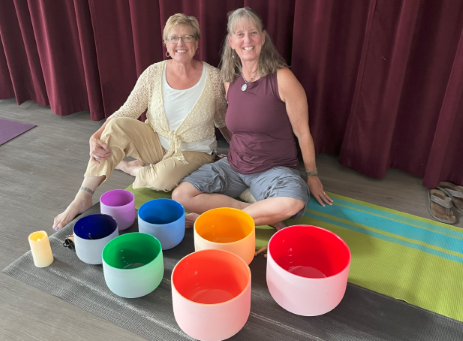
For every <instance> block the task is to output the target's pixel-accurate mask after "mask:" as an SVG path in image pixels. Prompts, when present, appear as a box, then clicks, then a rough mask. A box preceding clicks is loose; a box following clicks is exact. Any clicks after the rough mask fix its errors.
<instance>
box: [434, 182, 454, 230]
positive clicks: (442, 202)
mask: <svg viewBox="0 0 463 341" xmlns="http://www.w3.org/2000/svg"><path fill="white" fill-rule="evenodd" d="M428 199H429V206H428V210H429V213H430V214H431V216H432V217H433V218H434V219H436V220H437V221H440V222H442V223H446V224H455V223H456V222H457V217H455V215H454V214H453V210H452V199H450V198H449V197H448V196H446V195H445V193H444V192H442V191H439V190H438V189H430V190H429V193H428Z"/></svg>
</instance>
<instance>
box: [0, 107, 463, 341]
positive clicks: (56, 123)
mask: <svg viewBox="0 0 463 341" xmlns="http://www.w3.org/2000/svg"><path fill="white" fill-rule="evenodd" d="M0 117H3V118H8V119H14V120H18V121H23V122H27V123H32V124H36V125H37V127H35V128H33V129H32V130H30V131H28V132H26V133H25V134H23V135H20V136H19V137H16V138H15V139H13V140H11V141H9V142H7V143H5V144H3V145H1V146H0V233H1V235H2V236H3V237H2V238H0V268H1V269H3V268H4V267H6V266H7V265H9V264H10V263H11V262H13V261H14V260H15V259H17V258H18V257H20V256H21V255H22V254H24V253H25V252H26V251H28V250H29V245H28V241H27V237H28V235H29V234H30V233H31V232H33V231H37V230H46V231H47V232H48V234H49V235H51V234H53V233H54V231H53V229H52V222H53V218H54V217H55V216H56V215H57V214H58V213H60V212H62V211H63V210H64V209H65V208H66V206H67V205H68V204H69V202H70V201H71V200H72V199H73V198H74V195H75V193H76V191H77V189H78V188H79V186H80V184H81V182H82V176H83V173H84V171H85V167H86V164H87V161H88V157H89V155H88V139H89V137H90V135H91V134H93V132H95V131H96V130H97V129H98V128H99V127H100V126H101V124H102V123H101V122H92V121H91V120H90V115H89V113H88V112H80V113H76V114H73V115H71V116H67V117H60V116H56V115H54V114H53V113H52V112H51V110H50V109H49V107H43V106H39V105H37V104H35V103H33V102H30V101H29V102H26V103H24V104H22V105H20V106H18V105H17V104H16V101H15V100H13V99H10V100H0ZM317 166H318V169H319V173H320V178H321V180H322V182H323V185H324V187H325V190H326V191H329V192H333V193H337V194H340V195H345V196H348V197H351V198H355V199H359V200H364V201H367V202H370V203H373V204H377V205H381V206H385V207H388V208H391V209H396V210H399V211H403V212H408V213H411V214H415V215H418V216H421V217H426V218H430V216H429V213H428V211H427V202H428V199H427V189H426V188H424V187H422V185H421V182H422V181H421V179H419V178H416V177H413V176H411V175H408V174H405V173H403V172H401V171H396V170H390V171H389V172H388V174H387V176H386V177H385V178H384V179H381V180H374V179H370V178H367V177H365V176H363V175H361V174H359V173H357V172H355V171H353V170H351V169H348V168H345V167H343V166H340V165H339V164H338V162H337V159H336V158H335V157H333V156H328V155H318V157H317ZM132 181H133V178H132V177H131V176H129V175H126V174H123V173H122V172H119V171H115V172H114V173H113V175H112V176H111V178H110V179H109V181H107V182H106V183H104V184H102V185H101V186H100V187H99V189H98V190H97V192H96V193H95V196H94V197H95V198H99V196H100V195H101V194H102V193H104V192H106V191H108V190H111V189H115V188H125V187H127V186H128V185H130V184H131V183H132ZM96 200H98V199H96ZM459 217H460V218H462V217H461V215H459ZM461 220H463V219H461ZM457 226H460V227H463V223H462V221H460V222H459V224H458V225H457ZM66 339H67V340H142V339H141V338H140V337H138V336H136V335H134V334H132V333H130V332H128V331H126V330H124V329H122V328H119V327H117V326H115V325H113V324H111V323H109V322H107V321H105V320H102V319H100V318H98V317H96V316H94V315H92V314H90V313H88V312H86V311H84V310H82V309H80V308H78V307H76V306H74V305H72V304H70V303H67V302H65V301H63V300H61V299H59V298H56V297H54V296H51V295H49V294H47V293H44V292H41V291H39V290H37V289H34V288H33V287H31V286H28V285H26V284H24V283H22V282H20V281H18V280H15V279H12V278H10V277H8V276H7V275H5V274H3V273H0V340H66Z"/></svg>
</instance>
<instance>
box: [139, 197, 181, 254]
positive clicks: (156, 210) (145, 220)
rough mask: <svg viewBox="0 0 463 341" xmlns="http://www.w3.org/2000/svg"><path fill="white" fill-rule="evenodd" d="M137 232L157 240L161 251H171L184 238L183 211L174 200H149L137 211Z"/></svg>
mask: <svg viewBox="0 0 463 341" xmlns="http://www.w3.org/2000/svg"><path fill="white" fill-rule="evenodd" d="M138 230H139V231H140V232H142V233H148V234H151V235H152V236H154V237H156V238H157V239H159V241H160V242H161V246H162V249H163V250H168V249H172V248H173V247H175V246H177V245H178V244H180V242H181V241H182V240H183V237H184V236H185V209H184V208H183V206H182V205H180V204H179V203H178V202H176V201H175V200H171V199H154V200H150V201H148V202H146V203H144V204H143V205H142V206H141V207H140V209H139V210H138Z"/></svg>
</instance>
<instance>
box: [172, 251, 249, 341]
mask: <svg viewBox="0 0 463 341" xmlns="http://www.w3.org/2000/svg"><path fill="white" fill-rule="evenodd" d="M172 303H173V308H174V315H175V320H176V321H177V323H178V325H179V327H180V328H181V329H182V330H183V331H184V332H185V333H186V334H187V335H189V336H191V337H192V338H195V339H198V340H203V341H214V340H224V339H228V338H230V337H232V336H233V335H235V334H236V333H238V332H239V331H240V330H241V329H242V328H243V327H244V325H245V324H246V321H247V320H248V317H249V314H250V312H251V271H250V270H249V267H248V266H247V264H246V263H245V262H244V261H243V260H242V259H241V258H240V257H238V256H237V255H235V254H233V253H231V252H228V251H223V250H202V251H197V252H194V253H191V254H189V255H187V256H186V257H184V258H183V259H181V260H180V262H178V263H177V265H176V266H175V268H174V269H173V270H172Z"/></svg>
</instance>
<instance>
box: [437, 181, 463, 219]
mask: <svg viewBox="0 0 463 341" xmlns="http://www.w3.org/2000/svg"><path fill="white" fill-rule="evenodd" d="M437 188H438V189H440V190H441V191H442V192H444V193H445V194H447V195H448V196H449V197H450V198H451V199H452V201H453V204H454V205H455V207H456V208H457V210H458V211H460V212H462V213H463V187H462V186H457V185H454V184H452V183H451V182H448V181H442V182H440V183H439V185H438V186H437Z"/></svg>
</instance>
